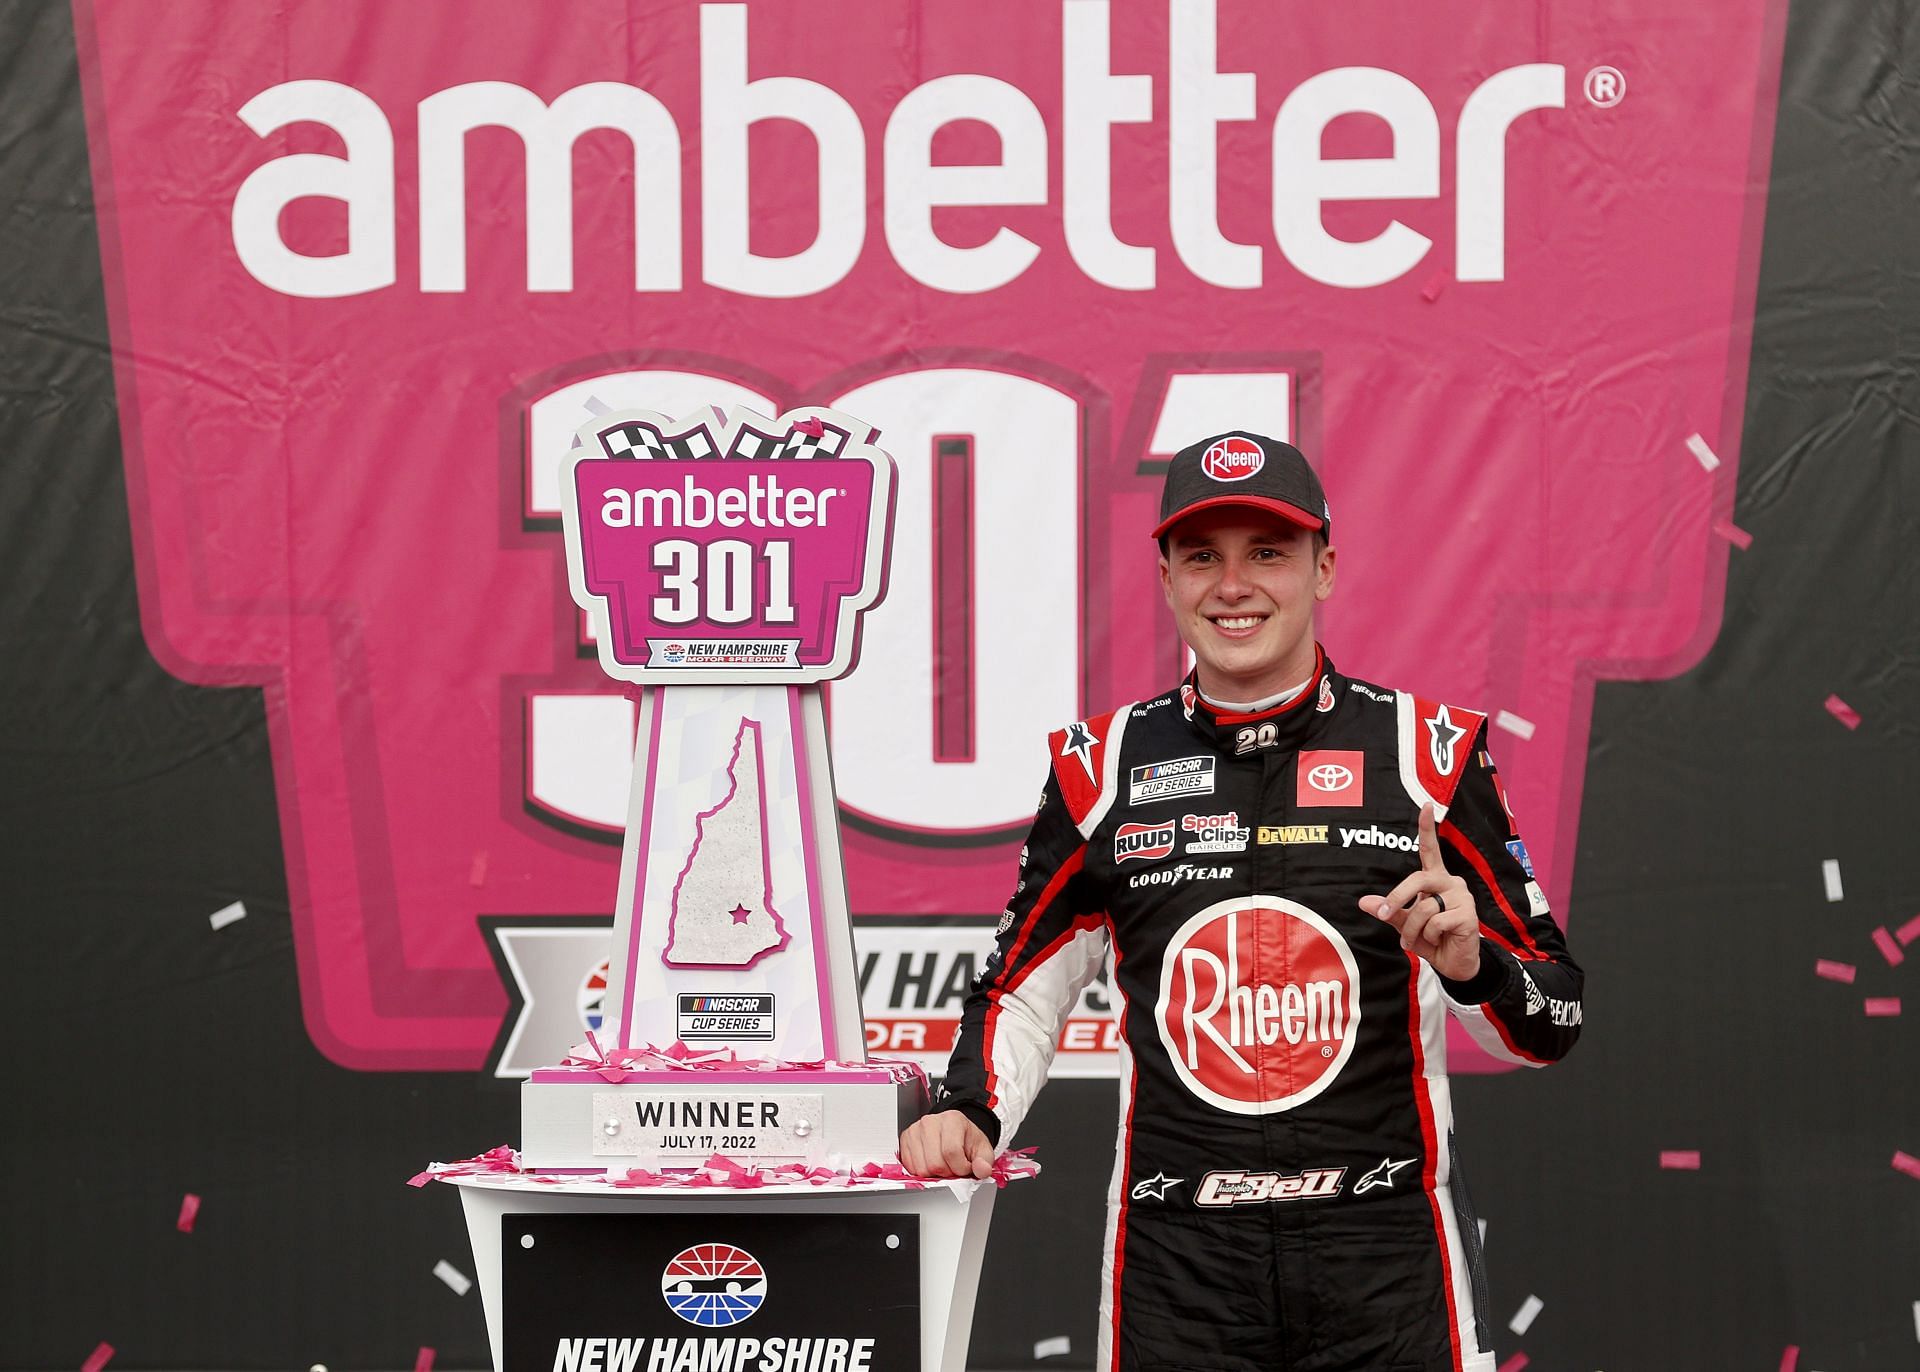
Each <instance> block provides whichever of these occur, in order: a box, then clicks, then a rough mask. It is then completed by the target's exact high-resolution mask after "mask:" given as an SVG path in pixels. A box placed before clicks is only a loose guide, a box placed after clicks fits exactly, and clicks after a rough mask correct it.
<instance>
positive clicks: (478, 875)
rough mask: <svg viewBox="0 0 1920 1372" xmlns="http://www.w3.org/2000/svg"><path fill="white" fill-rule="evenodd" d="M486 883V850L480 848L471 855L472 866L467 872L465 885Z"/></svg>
mask: <svg viewBox="0 0 1920 1372" xmlns="http://www.w3.org/2000/svg"><path fill="white" fill-rule="evenodd" d="M486 884H487V851H486V849H484V848H482V849H481V850H480V851H479V852H477V853H475V854H474V855H473V866H472V868H470V869H469V870H468V872H467V885H469V886H485V885H486Z"/></svg>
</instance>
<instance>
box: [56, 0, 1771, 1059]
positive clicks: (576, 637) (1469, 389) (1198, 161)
mask: <svg viewBox="0 0 1920 1372" xmlns="http://www.w3.org/2000/svg"><path fill="white" fill-rule="evenodd" d="M1783 10H1784V5H1782V4H1778V3H1774V4H1768V5H1754V4H1749V3H1735V0H1702V3H1699V4H1694V5H1690V6H1684V7H1677V8H1676V7H1674V6H1672V5H1665V4H1660V5H1656V4H1654V3H1652V0H1633V2H1632V3H1622V4H1616V5H1610V6H1605V7H1593V6H1576V5H1570V4H1569V5H1557V6H1546V7H1534V8H1532V9H1530V10H1528V11H1527V17H1526V20H1525V22H1524V23H1520V22H1515V20H1514V16H1513V15H1512V14H1511V13H1510V12H1508V11H1505V10H1502V9H1500V8H1498V7H1488V6H1485V5H1481V4H1477V3H1471V2H1470V0H1436V3H1432V4H1428V5H1424V6H1418V7H1413V8H1409V7H1406V6H1404V5H1398V4H1386V3H1375V2H1373V0H1361V2H1360V3H1353V4H1348V5H1342V6H1338V7H1322V8H1320V9H1308V8H1302V7H1299V6H1287V7H1278V6H1272V5H1265V4H1255V3H1223V4H1221V5H1220V6H1219V7H1218V9H1217V11H1216V9H1215V7H1214V6H1213V5H1211V4H1207V3H1186V2H1185V0H1181V2H1180V3H1175V4H1172V5H1170V6H1157V5H1155V6H1144V5H1143V6H1123V7H1115V8H1113V9H1112V10H1111V11H1109V9H1108V8H1107V7H1106V6H1103V5H1075V6H1067V7H1064V8H1063V7H1050V6H1046V5H1033V6H1022V7H1013V8H1009V9H1007V10H1005V11H1004V12H1003V13H999V14H997V15H996V17H995V19H994V22H992V23H990V24H988V23H982V22H981V21H980V17H979V13H978V11H977V9H975V8H972V7H954V6H940V5H927V6H907V5H903V4H886V3H871V0H861V2H860V3H857V4H855V3H827V2H826V0H822V3H816V4H809V5H804V6H771V5H755V6H750V7H749V6H742V5H708V6H704V7H703V6H697V5H693V4H648V5H640V4H620V3H605V2H602V3H596V2H595V0H582V2H581V3H578V4H574V5H570V6H568V7H567V8H566V9H565V11H564V12H563V13H562V12H556V11H553V10H551V9H545V8H541V7H536V6H526V5H521V4H508V3H487V2H486V0H469V2H467V3H461V4H450V3H449V4H434V3H419V4H408V5H404V6H394V5H383V4H375V3H369V2H367V0H341V3H338V4H333V5H328V6H322V7H312V6H307V7H292V8H281V7H260V6H241V7H235V6H231V5H216V4H213V3H210V0H174V3H170V4H166V5H153V4H142V3H133V2H132V0H112V2H111V3H107V2H96V0H76V14H77V18H78V21H79V28H80V32H81V44H82V53H81V61H82V76H83V81H84V84H85V87H86V92H87V97H88V120H89V130H90V138H91V142H92V147H93V151H94V159H93V175H94V178H95V183H96V184H95V194H96V197H97V200H98V203H99V206H100V209H101V214H102V220H103V223H102V243H103V251H104V253H105V269H106V280H107V286H108V293H109V301H110V315H111V318H110V323H111V329H112V334H113V337H112V343H113V348H114V353H115V358H116V365H117V367H118V385H119V398H120V405H121V415H122V421H123V432H124V436H125V444H126V453H127V481H128V489H129V495H130V499H131V502H132V527H133V538H134V547H135V556H136V563H137V573H138V578H139V595H140V606H141V614H142V622H143V625H144V629H145V634H146V638H147V642H148V644H149V645H150V647H151V648H152V650H153V652H154V654H155V655H156V657H157V658H158V659H159V660H160V661H161V662H162V663H163V664H164V665H165V666H166V667H167V669H168V670H170V671H172V672H174V673H175V674H177V675H179V676H181V677H183V678H186V679H189V680H192V681H196V682H206V683H217V684H229V685H232V684H246V685H255V686H259V687H260V688H262V689H263V690H264V692H265V696H266V700H267V705H268V717H269V720H270V727H271V730H272V749H273V759H274V768H275V776H276V782H277V787H278V795H279V804H280V821H281V832H282V836H283V840H284V844H285V850H286V862H287V873H288V884H289V891H290V894H291V899H292V906H293V920H294V928H295V931H296V938H297V950H298V962H299V970H300V982H301V995H302V1000H303V1005H304V1011H305V1016H306V1022H307V1025H308V1028H309V1031H310V1032H311V1034H312V1037H313V1040H314V1042H315V1043H316V1045H318V1047H319V1048H320V1049H321V1051H323V1052H324V1053H326V1054H327V1056H329V1057H330V1058H332V1059H333V1060H335V1061H337V1062H339V1063H342V1064H345V1065H347V1066H351V1067H355V1068H362V1069H459V1068H472V1067H476V1066H478V1065H479V1064H480V1063H481V1061H482V1060H483V1059H484V1057H485V1056H486V1053H487V1050H488V1047H489V1045H490V1044H491V1043H492V1042H493V1041H494V1038H495V1035H496V1033H497V1031H498V1030H499V1027H500V1020H501V1015H502V1013H503V1010H504V1007H505V1003H506V1001H505V996H504V994H503V991H502V987H501V982H500V978H499V976H498V975H497V974H496V972H495V971H494V969H493V967H492V966H491V964H490V962H489V955H488V951H487V948H486V945H485V940H484V939H483V937H482V935H481V933H480V932H479V929H478V925H477V921H478V919H479V917H480V916H482V915H493V916H526V917H528V918H538V917H541V916H546V915H563V914H564V915H575V916H577V915H580V914H583V913H595V912H605V911H609V910H610V909H611V908H612V904H613V897H614V888H615V879H616V875H617V863H618V849H617V848H616V847H614V846H611V845H609V844H607V843H606V842H605V841H604V830H605V829H606V827H607V825H606V822H605V814H604V807H603V806H599V807H597V802H596V801H595V800H594V799H593V787H594V783H593V781H592V780H591V773H592V772H593V769H594V763H595V760H596V759H599V760H601V761H605V760H606V759H612V764H613V765H615V766H617V765H624V764H623V763H622V759H621V753H622V750H623V749H624V748H626V747H628V746H630V737H629V736H623V735H622V733H621V726H620V718H621V717H620V715H619V711H620V710H621V709H622V708H625V705H624V702H623V701H621V700H619V699H618V698H617V695H616V694H615V693H613V692H611V688H610V684H609V683H608V682H607V680H606V678H605V676H604V675H603V674H602V673H601V670H600V668H599V665H598V663H597V662H596V661H595V660H594V659H593V656H592V650H591V647H590V645H586V644H584V643H583V631H582V626H581V621H580V616H579V614H578V613H577V611H576V610H575V607H574V606H573V605H572V603H571V601H570V599H569V597H568V593H567V586H566V571H565V565H564V554H563V548H562V540H561V536H560V532H559V526H558V520H557V518H556V517H555V514H556V511H555V508H554V505H553V501H554V491H553V488H552V486H551V482H552V479H553V473H554V472H555V471H556V470H557V464H558V462H559V460H560V457H561V456H562V455H563V453H564V450H565V445H566V439H567V436H568V435H570V434H571V433H572V431H573V430H574V429H575V428H576V427H577V426H578V425H579V424H581V423H584V422H586V420H588V419H589V418H591V416H592V415H593V413H595V412H596V410H595V407H596V406H598V407H601V408H602V409H603V410H618V409H621V408H624V407H632V406H636V405H641V404H643V403H645V405H646V408H651V409H657V410H661V411H664V412H666V413H670V414H681V413H686V412H687V411H689V410H690V409H692V408H693V407H694V406H695V405H697V404H707V403H712V404H721V405H731V404H734V403H742V402H745V401H749V400H751V401H755V402H758V404H757V407H758V408H761V409H763V411H764V412H766V413H769V414H776V413H779V412H781V411H784V410H787V409H791V408H793V407H795V406H798V405H803V404H820V405H829V406H833V407H835V408H839V409H844V410H845V411H847V412H848V413H852V414H856V415H858V416H860V417H861V418H862V419H866V420H868V421H870V422H871V423H873V424H874V425H875V426H877V427H878V428H879V430H880V434H879V438H878V443H879V445H880V446H881V447H883V448H885V449H886V450H887V451H888V452H890V453H891V454H892V455H893V457H894V459H895V461H896V463H897V464H898V467H899V483H900V484H899V504H898V509H897V526H896V530H895V534H894V565H893V572H892V577H891V582H890V589H889V594H888V599H887V601H886V603H885V604H883V605H882V606H881V607H880V608H879V609H878V610H876V611H875V612H874V613H873V615H872V618H871V621H870V629H869V630H868V632H867V636H866V638H865V641H864V650H863V655H862V665H861V667H860V669H859V671H858V672H856V673H855V674H854V675H853V676H852V677H851V678H849V679H848V680H847V681H845V682H842V683H837V684H836V685H835V686H833V687H832V688H830V697H831V700H832V703H833V707H834V729H835V742H834V747H835V763H836V773H837V778H838V781H839V785H840V790H841V795H842V799H843V802H844V803H845V806H846V813H847V815H848V817H849V825H848V828H847V833H846V850H847V864H848V875H849V881H850V887H851V899H852V903H853V909H854V911H855V912H856V914H888V915H900V914H907V915H923V914H925V915H932V914H942V915H956V914H973V915H992V914H994V913H996V912H997V911H998V910H999V909H1000V908H1001V906H1002V904H1003V903H1004V899H1005V895H1006V892H1007V890H1008V889H1009V888H1010V886H1011V883H1012V880H1013V877H1014V862H1013V858H1014V854H1015V852H1016V851H1017V848H1018V845H1019V833H1020V829H1021V826H1022V824H1023V823H1024V820H1025V818H1026V817H1027V815H1029V814H1030V813H1031V808H1032V797H1033V793H1034V791H1035V790H1036V789H1037V786H1038V783H1039V781H1040V778H1041V775H1042V771H1043V768H1044V767H1045V765H1046V761H1045V757H1044V738H1043V730H1044V728H1046V727H1048V726H1050V725H1052V726H1057V725H1059V724H1062V723H1065V722H1067V721H1069V720H1071V719H1073V718H1076V717H1078V716H1080V715H1082V714H1085V713H1091V712H1094V711H1097V710H1102V709H1105V708H1109V707H1110V706H1112V705H1114V704H1117V703H1119V702H1120V701H1123V700H1125V699H1129V698H1136V697H1139V696H1142V695H1145V694H1148V693H1151V692H1154V691H1157V690H1160V689H1164V688H1165V687H1166V686H1168V685H1170V684H1171V683H1172V682H1173V680H1174V679H1175V678H1176V677H1177V675H1178V673H1179V672H1180V671H1181V669H1182V662H1181V656H1180V649H1179V644H1178V641H1177V639H1176V638H1175V637H1174V635H1173V632H1172V624H1171V620H1170V617H1169V616H1168V615H1167V614H1166V613H1165V611H1164V608H1163V607H1162V606H1161V603H1160V597H1159V591H1158V586H1157V580H1156V574H1155V565H1154V556H1153V549H1152V545H1151V543H1150V542H1148V540H1147V531H1148V529H1149V528H1150V527H1151V526H1152V523H1153V513H1154V510H1155V508H1156V501H1157V496H1158V488H1159V475H1158V472H1159V465H1158V464H1161V463H1163V462H1164V460H1165V458H1166V457H1167V456H1168V455H1169V454H1170V453H1171V452H1172V451H1173V450H1174V449H1175V448H1177V447H1179V446H1181V445H1182V444H1184V443H1185V442H1188V441H1191V440H1192V439H1194V438H1197V437H1201V436H1204V435H1205V434H1207V433H1210V432H1214V431H1217V430H1219V429H1222V428H1227V427H1234V426H1239V425H1248V426H1252V427H1260V428H1264V429H1266V430H1268V431H1270V432H1275V433H1277V434H1280V435H1281V436H1283V437H1292V438H1293V439H1295V440H1296V441H1297V442H1299V443H1300V445H1301V446H1302V447H1303V448H1304V449H1305V450H1306V451H1307V452H1308V453H1309V454H1310V455H1311V456H1312V457H1313V458H1314V459H1315V461H1316V463H1317V465H1318V466H1319V468H1320V470H1321V472H1322V475H1323V477H1324V479H1325V484H1326V487H1327V491H1328V495H1329V499H1330V502H1331V506H1332V513H1333V528H1334V532H1335V535H1336V543H1337V545H1338V547H1339V549H1340V564H1339V568H1340V577H1339V584H1338V588H1337V591H1336V594H1335V596H1334V598H1333V600H1332V601H1331V602H1330V604H1329V606H1328V607H1327V613H1326V616H1325V619H1324V622H1323V624H1322V637H1323V639H1324V641H1325V642H1326V644H1327V646H1328V649H1329V651H1330V653H1331V655H1332V656H1333V658H1334V659H1335V660H1336V662H1338V663H1339V665H1340V666H1341V667H1342V668H1343V669H1344V670H1346V671H1348V672H1350V673H1354V674H1357V675H1360V676H1363V677H1366V678H1369V679H1373V680H1378V681H1383V682H1387V683H1391V684H1394V685H1403V686H1406V687H1409V688H1413V689H1417V690H1418V691H1420V692H1421V693H1422V694H1423V695H1426V696H1430V697H1436V698H1441V699H1447V700H1451V701H1457V702H1459V703H1460V704H1463V705H1467V706H1471V707H1473V708H1476V709H1484V710H1488V711H1491V712H1494V714H1495V717H1496V721H1497V722H1498V723H1499V725H1500V727H1499V728H1497V729H1496V730H1495V732H1494V734H1493V747H1494V750H1495V752H1496V754H1497V755H1498V757H1499V758H1500V760H1501V764H1502V768H1503V772H1504V775H1505V776H1506V778H1507V781H1508V789H1509V794H1510V796H1511V799H1512V803H1513V807H1514V809H1515V811H1516V813H1517V814H1518V816H1519V819H1520V823H1521V827H1522V830H1523V832H1525V833H1526V835H1527V837H1528V841H1529V845H1530V847H1531V849H1532V852H1533V856H1534V859H1535V862H1536V864H1537V866H1538V868H1539V869H1540V872H1541V876H1542V880H1543V882H1544V884H1545V886H1546V889H1547V891H1548V894H1549V896H1550V898H1551V900H1552V902H1553V905H1554V907H1555V909H1556V912H1557V913H1558V914H1559V915H1560V916H1561V917H1562V918H1563V919H1566V920H1567V921H1568V923H1569V925H1570V927H1571V928H1572V933H1573V943H1574V947H1575V948H1576V949H1577V948H1578V947H1579V930H1580V926H1581V925H1582V924H1583V923H1584V922H1586V921H1589V920H1601V919H1606V918H1608V917H1610V916H1613V915H1615V914H1616V913H1618V912H1616V911H1612V910H1609V909H1606V908H1593V909H1580V910H1572V909H1570V908H1569V907H1568V904H1567V895H1568V891H1569V889H1570V887H1571V883H1572V877H1573V862H1574V850H1575V838H1576V836H1577V833H1578V828H1579V821H1580V795H1581V784H1582V774H1583V769H1584V766H1585V761H1586V758H1587V756H1588V750H1589V746H1590V743H1591V741H1592V740H1591V739H1590V737H1589V720H1590V715H1591V704H1592V694H1593V687H1594V683H1595V682H1596V681H1598V680H1601V679H1605V678H1652V677H1661V676H1667V675H1671V674H1674V673H1677V672H1680V671H1682V670H1684V669H1686V668H1687V667H1688V666H1689V665H1690V664H1692V663H1694V662H1695V661H1697V660H1698V658H1699V657H1700V655H1701V654H1702V653H1703V651H1704V650H1705V649H1706V647H1707V646H1708V645H1709V644H1710V643H1711V641H1712V640H1713V637H1714V635H1715V632H1716V631H1717V628H1718V625H1719V622H1720V614H1721V600H1722V588H1723V584H1724V577H1725V570H1726V561H1727V558H1728V556H1729V544H1728V543H1727V542H1726V541H1725V539H1724V538H1721V537H1717V536H1716V535H1715V534H1714V532H1713V529H1714V526H1715V523H1716V521H1724V520H1727V519H1729V518H1730V516H1731V513H1732V498H1733V490H1734V484H1733V474H1734V471H1735V469H1736V467H1737V463H1738V461H1739V454H1740V441H1741V434H1740V417H1741V414H1742V412H1743V405H1744V401H1745V390H1746V366H1747V355H1748V335H1749V329H1750V325H1751V320H1752V311H1753V293H1754V282H1755V274H1756V269H1757V262H1758V245H1759V231H1760V224H1761V211H1762V209H1763V206H1762V204H1761V200H1762V197H1763V190H1764V187H1765V185H1766V174H1767V167H1766V150H1767V149H1768V147H1769V146H1770V143H1771V133H1772V122H1773V107H1774V98H1775V93H1774V90H1773V83H1774V81H1775V80H1776V74H1777V72H1778V70H1779V43H1780V35H1779V31H1778V26H1779V22H1780V17H1781V13H1782V11H1783ZM643 397H651V398H652V399H651V400H643ZM550 431H551V432H558V433H559V434H560V435H561V438H560V442H559V446H558V449H556V448H555V447H554V445H553V443H552V442H550V441H549V436H550ZM628 727H629V729H630V725H629V726H628ZM623 740H624V741H623ZM616 789H618V790H620V791H621V792H622V793H623V792H624V778H622V779H620V781H619V783H618V786H617V787H616ZM1466 1056H1467V1055H1466V1054H1464V1053H1463V1054H1462V1057H1463V1058H1464V1057H1466Z"/></svg>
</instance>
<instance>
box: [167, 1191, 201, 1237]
mask: <svg viewBox="0 0 1920 1372" xmlns="http://www.w3.org/2000/svg"><path fill="white" fill-rule="evenodd" d="M199 1213H200V1197H198V1196H196V1195H194V1194H193V1192H191V1191H189V1192H187V1194H186V1195H184V1196H182V1197H180V1218H179V1219H177V1220H175V1221H174V1222H173V1227H174V1228H175V1229H178V1230H179V1231H180V1232H181V1233H182V1234H191V1233H192V1232H193V1220H194V1216H196V1215H198V1214H199Z"/></svg>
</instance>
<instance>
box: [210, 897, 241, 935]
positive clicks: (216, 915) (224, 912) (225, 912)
mask: <svg viewBox="0 0 1920 1372" xmlns="http://www.w3.org/2000/svg"><path fill="white" fill-rule="evenodd" d="M246 917H247V907H246V906H245V905H244V904H243V903H241V902H240V901H237V900H236V901H235V902H234V903H233V904H231V905H223V906H221V907H220V908H219V909H218V910H215V911H214V912H213V913H212V914H210V915H208V916H207V923H208V924H211V925H212V926H213V927H214V928H215V929H216V930H219V929H224V928H226V927H227V926H228V925H229V924H232V923H233V922H234V921H235V920H237V919H245V918H246Z"/></svg>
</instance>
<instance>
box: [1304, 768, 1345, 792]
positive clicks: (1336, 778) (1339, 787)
mask: <svg viewBox="0 0 1920 1372" xmlns="http://www.w3.org/2000/svg"><path fill="white" fill-rule="evenodd" d="M1307 784H1308V785H1309V786H1311V787H1313V789H1314V790H1316V791H1326V792H1328V793H1329V794H1331V793H1332V792H1335V791H1344V790H1346V789H1347V787H1349V786H1351V785H1353V769H1352V768H1350V767H1342V766H1340V765H1339V764H1338V763H1334V762H1323V763H1321V764H1320V765H1319V766H1318V767H1315V768H1314V769H1313V770H1312V771H1310V772H1308V773H1307Z"/></svg>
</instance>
